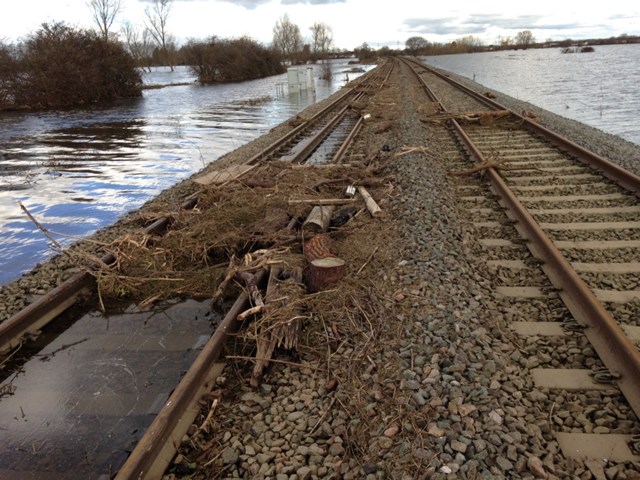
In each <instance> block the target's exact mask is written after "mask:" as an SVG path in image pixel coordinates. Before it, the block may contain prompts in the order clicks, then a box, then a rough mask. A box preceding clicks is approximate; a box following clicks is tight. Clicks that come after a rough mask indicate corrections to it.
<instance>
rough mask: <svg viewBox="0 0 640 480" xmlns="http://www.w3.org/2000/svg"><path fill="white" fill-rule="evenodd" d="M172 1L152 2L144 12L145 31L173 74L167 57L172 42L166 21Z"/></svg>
mask: <svg viewBox="0 0 640 480" xmlns="http://www.w3.org/2000/svg"><path fill="white" fill-rule="evenodd" d="M172 3H173V0H152V2H151V6H149V7H147V8H146V9H145V11H144V13H145V15H146V16H147V22H148V24H147V29H148V30H149V33H150V34H151V36H152V37H153V40H154V41H155V43H156V45H157V46H158V48H159V49H160V51H161V52H162V56H163V60H164V61H165V62H166V64H167V65H169V67H171V71H172V72H173V62H172V59H171V55H169V48H170V47H172V46H173V40H172V38H171V36H170V35H169V32H168V31H167V21H168V20H169V12H170V10H171V4H172Z"/></svg>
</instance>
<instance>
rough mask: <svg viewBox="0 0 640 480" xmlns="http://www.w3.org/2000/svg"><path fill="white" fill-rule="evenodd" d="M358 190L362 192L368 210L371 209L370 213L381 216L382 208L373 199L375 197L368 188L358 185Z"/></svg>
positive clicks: (373, 215)
mask: <svg viewBox="0 0 640 480" xmlns="http://www.w3.org/2000/svg"><path fill="white" fill-rule="evenodd" d="M358 192H359V193H360V195H362V198H363V199H364V203H365V205H366V206H367V210H369V213H370V214H371V216H372V217H379V216H381V215H382V209H381V208H380V207H379V206H378V204H377V203H376V201H375V200H374V199H373V197H372V196H371V195H370V194H369V192H368V191H367V189H366V188H364V187H358Z"/></svg>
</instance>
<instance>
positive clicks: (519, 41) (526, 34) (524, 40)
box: [516, 30, 536, 46]
mask: <svg viewBox="0 0 640 480" xmlns="http://www.w3.org/2000/svg"><path fill="white" fill-rule="evenodd" d="M535 41H536V39H535V38H534V36H533V33H532V32H531V30H522V31H521V32H518V33H517V34H516V45H520V46H527V45H532V44H534V43H535Z"/></svg>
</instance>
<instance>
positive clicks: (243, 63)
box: [182, 37, 285, 83]
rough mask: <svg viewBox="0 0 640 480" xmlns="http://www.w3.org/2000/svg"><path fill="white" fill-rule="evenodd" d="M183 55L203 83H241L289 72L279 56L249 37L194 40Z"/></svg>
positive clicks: (184, 49) (186, 47)
mask: <svg viewBox="0 0 640 480" xmlns="http://www.w3.org/2000/svg"><path fill="white" fill-rule="evenodd" d="M182 51H183V54H184V57H185V62H186V63H187V64H188V65H190V67H191V69H192V70H193V71H194V73H195V74H196V75H197V76H198V80H199V81H200V82H201V83H223V82H241V81H244V80H254V79H257V78H264V77H268V76H270V75H277V74H279V73H284V71H285V70H284V67H283V66H282V63H281V61H280V56H279V54H278V53H276V52H275V51H274V50H271V49H268V48H266V47H264V46H262V45H261V44H259V43H258V42H256V41H255V40H252V39H251V38H248V37H242V38H239V39H232V40H228V39H220V38H218V37H210V38H209V39H208V40H206V41H196V40H192V41H190V42H189V43H188V44H187V45H185V47H184V48H183V50H182Z"/></svg>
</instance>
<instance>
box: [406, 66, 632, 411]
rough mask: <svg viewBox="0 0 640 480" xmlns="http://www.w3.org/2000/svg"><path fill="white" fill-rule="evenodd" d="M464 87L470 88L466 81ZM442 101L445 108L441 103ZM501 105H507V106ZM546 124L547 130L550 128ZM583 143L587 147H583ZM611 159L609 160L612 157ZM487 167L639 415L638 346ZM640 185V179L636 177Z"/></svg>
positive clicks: (474, 152) (478, 156) (465, 139)
mask: <svg viewBox="0 0 640 480" xmlns="http://www.w3.org/2000/svg"><path fill="white" fill-rule="evenodd" d="M410 68H411V69H412V71H413V72H414V73H415V74H416V75H417V77H418V78H419V79H420V82H421V83H422V84H423V85H424V86H425V88H426V89H427V91H428V92H430V94H429V95H430V96H431V97H432V99H435V100H436V101H437V98H436V96H435V94H433V92H431V90H430V89H429V87H428V86H427V84H426V82H425V81H424V79H422V78H421V77H420V75H418V74H417V72H416V71H415V69H414V68H412V67H410ZM452 83H453V84H454V86H457V85H458V84H457V82H452ZM462 87H464V86H462ZM463 89H464V90H467V89H466V87H464V88H463ZM440 106H441V107H442V108H443V110H444V106H443V105H442V103H440ZM500 107H501V108H500V109H503V108H502V106H500ZM520 118H522V117H520ZM449 123H450V125H451V126H452V127H453V129H454V132H455V134H456V135H457V136H458V138H459V139H460V140H461V142H462V143H463V145H464V146H465V147H466V148H467V150H468V152H469V154H470V155H471V156H472V157H473V158H475V160H476V161H477V162H478V163H483V162H486V161H487V159H486V158H484V156H483V155H482V153H481V152H480V150H479V149H478V148H477V147H476V146H475V144H474V143H473V141H472V140H471V139H470V138H469V136H468V135H467V134H466V133H465V132H464V130H463V129H462V127H461V126H460V124H459V123H458V122H457V121H456V120H455V119H451V120H450V121H449ZM544 130H545V135H546V131H548V130H547V129H544ZM550 133H553V132H550ZM554 135H555V134H554ZM558 137H559V138H561V139H562V140H563V141H562V145H566V143H565V142H569V141H568V140H566V139H564V138H562V137H560V136H558ZM569 143H571V142H569ZM579 148H580V150H583V149H582V148H581V147H579ZM606 162H607V164H610V162H608V161H606ZM611 165H613V164H611ZM485 172H486V175H487V177H488V179H489V182H490V184H491V186H492V188H493V190H494V192H495V193H496V194H497V195H498V196H499V197H500V198H501V199H502V201H503V203H504V205H505V207H506V208H507V209H508V211H509V213H510V214H511V216H512V217H513V219H514V220H516V222H517V224H516V229H517V230H518V232H519V233H520V235H522V236H523V237H524V238H525V239H526V240H528V242H527V247H528V248H529V250H530V251H531V253H532V254H533V255H534V256H535V257H537V258H539V259H540V260H542V262H543V266H542V269H543V270H544V272H545V273H546V275H547V276H548V277H549V280H550V281H551V283H552V284H553V285H554V286H555V287H556V288H557V289H558V290H559V291H560V293H559V294H560V297H561V298H562V300H563V302H564V304H565V305H566V307H567V308H568V309H569V311H570V312H571V314H572V315H573V317H574V318H575V319H576V321H577V322H578V323H580V324H582V325H583V326H585V327H588V328H586V329H585V330H584V334H585V335H586V337H587V339H588V340H589V342H590V343H591V345H592V346H593V348H594V350H595V351H596V353H597V354H598V356H599V357H600V359H601V360H602V362H603V363H604V365H605V366H606V367H607V368H608V369H609V370H610V371H611V372H613V373H616V374H619V375H620V377H619V379H617V382H616V384H617V385H618V388H620V390H621V391H622V393H623V395H624V397H625V398H626V399H627V401H628V402H629V405H630V406H631V408H632V409H633V411H634V413H635V414H636V416H637V417H638V418H640V381H638V379H640V352H639V351H638V349H637V347H636V346H635V344H634V343H633V342H632V341H631V340H630V339H629V338H628V337H627V336H626V334H625V333H624V331H623V330H622V328H621V327H620V326H619V325H618V323H617V322H616V321H615V319H614V318H613V317H612V316H611V314H610V313H609V312H608V311H607V310H606V309H605V308H604V306H603V305H602V303H601V302H600V301H599V300H598V299H597V298H596V296H595V294H594V293H593V292H592V291H591V289H590V288H589V287H588V285H587V284H586V283H585V282H584V281H583V280H582V279H581V278H580V276H579V275H578V273H577V272H576V271H575V270H574V269H573V267H572V266H571V264H570V262H569V261H568V260H567V259H566V258H565V257H564V255H563V254H562V253H561V252H560V250H559V249H558V248H557V247H556V246H555V244H554V243H553V241H552V240H551V239H550V238H549V237H548V236H547V235H546V233H545V232H544V231H543V230H542V228H541V227H540V225H539V224H538V223H537V222H536V221H535V219H534V218H533V216H532V215H531V214H530V213H529V212H528V210H527V209H526V207H525V206H524V205H523V204H522V203H521V202H520V201H519V200H518V198H517V196H516V195H515V194H514V193H513V191H512V190H511V189H510V188H509V187H508V186H507V184H506V183H505V181H504V180H503V179H502V177H501V176H500V174H499V173H498V172H497V170H496V169H495V168H488V169H486V170H485ZM636 185H638V184H637V183H636Z"/></svg>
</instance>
